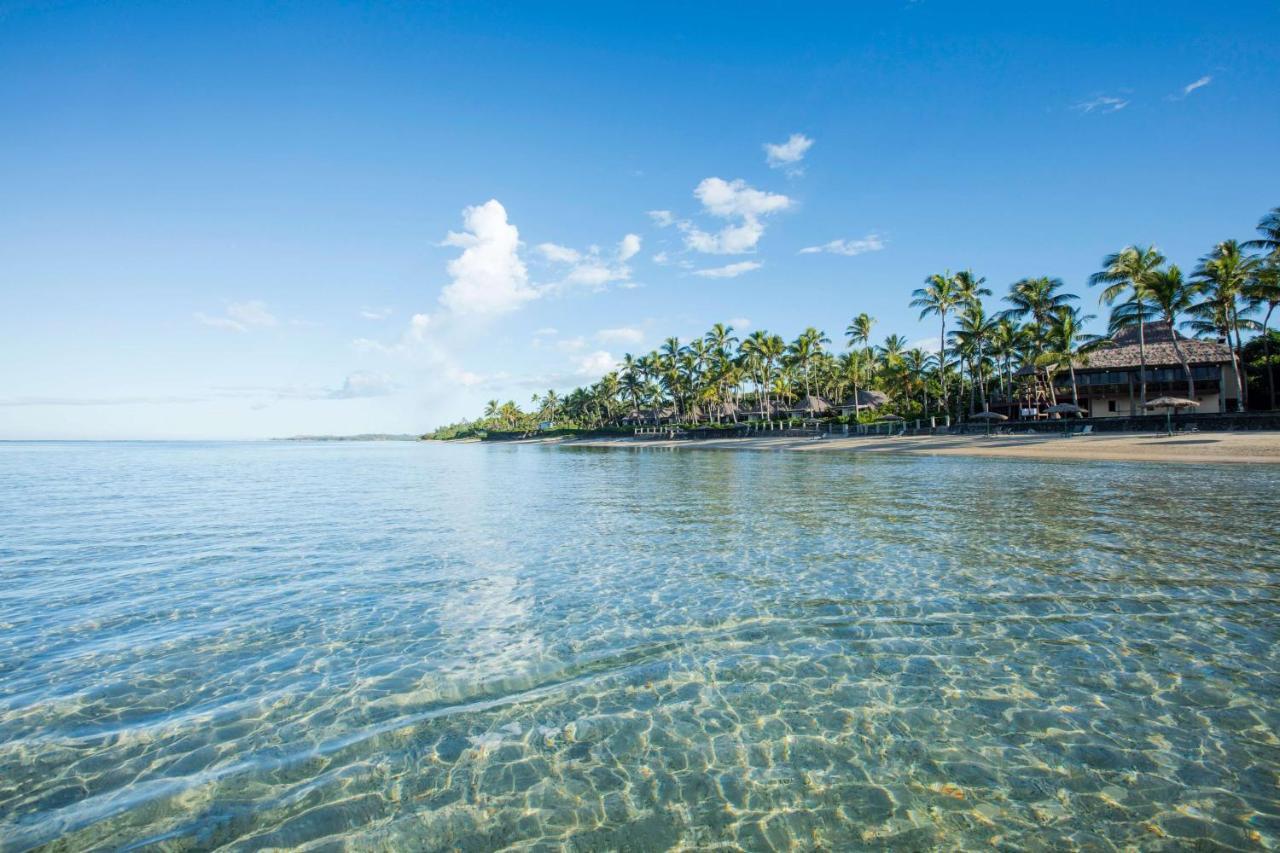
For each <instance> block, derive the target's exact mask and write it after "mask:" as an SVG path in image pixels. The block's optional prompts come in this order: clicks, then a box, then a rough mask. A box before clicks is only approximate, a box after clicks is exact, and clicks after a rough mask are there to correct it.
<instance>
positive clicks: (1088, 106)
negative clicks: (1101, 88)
mask: <svg viewBox="0 0 1280 853" xmlns="http://www.w3.org/2000/svg"><path fill="white" fill-rule="evenodd" d="M1127 106H1129V101H1128V100H1127V99H1125V98H1118V97H1115V96H1114V95H1099V96H1097V97H1096V98H1090V99H1089V100H1087V101H1081V102H1080V103H1078V104H1075V105H1073V106H1072V107H1071V109H1073V110H1076V111H1077V112H1082V113H1115V112H1119V111H1120V110H1122V109H1124V108H1125V107H1127Z"/></svg>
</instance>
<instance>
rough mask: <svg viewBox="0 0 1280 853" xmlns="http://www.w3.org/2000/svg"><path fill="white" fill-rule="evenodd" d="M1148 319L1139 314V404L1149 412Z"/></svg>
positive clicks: (1143, 409)
mask: <svg viewBox="0 0 1280 853" xmlns="http://www.w3.org/2000/svg"><path fill="white" fill-rule="evenodd" d="M1146 329H1147V318H1146V315H1144V314H1143V313H1142V312H1141V311H1139V312H1138V385H1139V390H1138V404H1139V405H1140V406H1141V407H1142V411H1144V412H1145V411H1146V410H1147V335H1146Z"/></svg>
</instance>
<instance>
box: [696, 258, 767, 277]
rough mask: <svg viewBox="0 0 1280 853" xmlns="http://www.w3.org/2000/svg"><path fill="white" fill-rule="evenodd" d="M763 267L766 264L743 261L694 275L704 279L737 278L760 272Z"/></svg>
mask: <svg viewBox="0 0 1280 853" xmlns="http://www.w3.org/2000/svg"><path fill="white" fill-rule="evenodd" d="M762 266H764V264H762V263H760V262H759V261H742V262H741V263H737V264H728V265H727V266H723V267H712V268H711V269H704V270H695V271H694V273H693V274H694V275H699V276H702V277H703V278H737V277H738V276H740V275H742V274H743V273H746V272H751V271H752V270H758V269H760V267H762Z"/></svg>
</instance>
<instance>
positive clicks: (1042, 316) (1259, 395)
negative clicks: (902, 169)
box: [424, 207, 1280, 439]
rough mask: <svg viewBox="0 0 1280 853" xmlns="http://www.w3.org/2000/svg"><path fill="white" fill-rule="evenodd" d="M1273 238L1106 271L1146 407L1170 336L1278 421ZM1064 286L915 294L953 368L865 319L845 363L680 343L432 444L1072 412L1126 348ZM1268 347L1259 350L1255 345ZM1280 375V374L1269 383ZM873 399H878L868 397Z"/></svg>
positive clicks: (1118, 260)
mask: <svg viewBox="0 0 1280 853" xmlns="http://www.w3.org/2000/svg"><path fill="white" fill-rule="evenodd" d="M1258 231H1259V233H1260V235H1261V236H1260V237H1259V238H1258V239H1254V240H1249V241H1246V242H1243V243H1242V242H1238V241H1235V240H1225V241H1223V242H1221V243H1219V244H1217V245H1216V246H1214V248H1213V249H1212V250H1211V251H1210V252H1209V253H1208V254H1206V255H1205V256H1204V257H1202V258H1200V260H1199V262H1198V264H1197V265H1196V267H1195V269H1194V271H1193V272H1192V274H1191V275H1190V277H1187V278H1184V276H1183V274H1182V271H1181V270H1180V269H1179V268H1178V267H1177V266H1176V265H1172V264H1168V263H1167V261H1166V258H1165V257H1164V255H1162V254H1161V253H1160V252H1159V250H1157V249H1156V248H1155V247H1154V246H1126V247H1124V248H1123V249H1121V250H1119V251H1118V252H1115V253H1113V254H1110V255H1108V256H1107V257H1105V258H1104V259H1103V261H1102V264H1101V269H1100V270H1099V271H1098V272H1097V273H1095V274H1094V275H1093V276H1091V278H1090V281H1089V284H1090V285H1097V286H1100V287H1101V291H1100V298H1099V302H1100V303H1102V304H1105V305H1106V306H1108V307H1109V308H1110V309H1111V310H1110V316H1109V322H1108V334H1109V335H1114V334H1116V333H1117V332H1119V331H1121V330H1123V329H1126V328H1134V327H1136V328H1137V330H1138V345H1139V355H1140V359H1141V362H1140V363H1141V370H1140V377H1141V380H1142V381H1141V388H1140V394H1141V402H1142V404H1143V405H1145V404H1146V401H1147V387H1146V386H1147V383H1146V376H1145V371H1146V346H1147V344H1146V333H1147V329H1148V328H1151V327H1154V326H1157V325H1163V326H1166V327H1167V328H1169V329H1170V330H1172V329H1174V328H1177V327H1181V328H1183V329H1186V330H1190V331H1191V332H1192V333H1194V334H1196V335H1199V336H1202V337H1210V338H1214V339H1220V340H1223V341H1226V342H1227V343H1228V344H1229V345H1230V347H1231V351H1232V356H1233V369H1234V370H1235V371H1236V376H1237V378H1238V379H1239V380H1241V382H1240V384H1241V386H1242V387H1243V388H1244V389H1245V392H1244V393H1243V394H1242V395H1241V396H1240V399H1239V400H1238V401H1237V405H1238V407H1239V409H1240V410H1241V411H1243V409H1244V407H1245V406H1246V405H1247V404H1248V403H1249V398H1250V396H1252V397H1253V398H1255V399H1254V404H1253V407H1254V408H1273V409H1274V408H1276V389H1275V382H1276V376H1275V373H1276V372H1277V370H1276V363H1277V361H1280V336H1277V335H1276V334H1275V333H1274V332H1273V331H1271V330H1270V323H1271V321H1272V319H1273V314H1274V312H1275V310H1276V308H1277V306H1280V207H1278V208H1276V209H1274V210H1272V211H1271V212H1270V213H1268V214H1267V215H1266V216H1265V217H1263V219H1262V221H1261V222H1260V223H1259V225H1258ZM1064 288H1065V285H1064V284H1063V282H1062V280H1061V279H1057V278H1051V277H1048V276H1038V277H1028V278H1024V279H1020V280H1019V281H1016V282H1014V283H1013V284H1012V285H1010V286H1009V288H1008V292H1007V293H1006V295H1005V296H1004V297H1003V302H1004V303H1005V306H1006V307H1003V308H1002V310H1000V311H998V312H996V313H994V314H993V313H989V312H988V310H987V304H986V303H985V302H984V301H983V297H989V296H991V294H992V291H991V289H990V288H988V287H987V286H986V280H985V279H983V278H982V277H980V276H978V275H977V274H975V273H974V272H972V271H971V270H964V271H962V272H957V273H951V272H943V273H935V274H933V275H930V276H928V277H927V278H926V279H925V281H924V286H923V287H920V288H919V289H917V290H916V291H915V292H914V293H913V294H912V300H911V305H912V307H915V308H918V309H920V317H921V319H924V318H926V317H936V318H937V320H938V324H939V330H938V345H939V348H940V351H939V352H927V351H925V350H923V349H920V348H910V349H908V344H907V341H906V340H905V339H904V338H903V337H902V336H901V335H896V334H894V335H889V336H888V337H886V338H885V339H884V341H883V342H882V343H880V344H878V345H875V344H872V343H871V341H872V336H873V329H874V326H875V319H874V318H872V317H870V316H868V315H867V314H865V313H862V314H858V315H856V316H854V317H853V319H852V320H851V321H850V323H849V325H848V327H847V328H846V329H845V339H846V341H847V347H846V348H845V350H844V351H843V352H839V353H837V352H833V351H832V342H831V339H830V338H829V337H828V336H827V335H826V333H824V332H823V331H821V330H820V329H817V328H814V327H809V328H807V329H805V330H804V331H803V332H801V333H800V334H799V335H798V336H797V337H796V338H795V339H794V340H792V341H790V342H787V341H785V340H784V339H783V338H782V337H780V336H778V335H775V334H771V333H769V332H767V331H764V330H759V331H753V332H751V333H750V334H749V335H747V336H746V337H745V338H742V339H740V338H739V337H737V336H736V335H735V334H734V329H733V327H732V326H728V325H725V324H723V323H717V324H715V325H714V326H712V328H711V329H710V330H709V331H708V332H707V333H706V334H705V335H703V336H702V337H701V338H698V339H695V340H693V341H690V342H688V343H682V342H681V341H680V340H678V339H677V338H667V339H666V340H665V341H664V342H663V344H662V345H661V346H660V347H659V348H658V349H656V350H654V351H653V352H650V353H648V354H646V355H641V356H633V355H631V354H630V353H628V354H627V355H625V356H624V357H623V359H622V363H621V364H620V366H619V368H618V370H615V371H612V372H610V373H607V374H606V375H605V376H604V377H602V378H601V379H600V381H599V382H596V383H595V384H593V385H590V386H587V387H582V388H575V389H574V390H573V391H571V392H569V393H568V394H566V395H564V396H563V397H561V396H560V395H559V394H557V393H556V391H555V390H549V391H547V392H546V393H545V394H543V395H538V394H535V395H534V396H533V400H532V407H531V408H530V410H529V411H525V410H523V409H521V408H520V406H518V405H517V404H516V403H515V401H507V402H505V403H500V402H499V401H497V400H491V401H489V403H488V405H487V406H486V407H485V411H484V413H483V415H482V417H480V418H479V419H477V420H474V421H463V422H461V423H457V424H451V425H449V426H445V427H441V428H440V429H437V430H436V431H434V432H432V433H429V434H428V435H426V436H424V438H437V439H453V438H468V437H484V436H485V435H488V434H491V433H498V434H513V435H518V434H525V433H529V432H534V431H537V430H538V428H539V424H543V423H550V424H553V425H554V427H555V429H556V433H557V434H581V433H583V432H594V433H599V432H600V431H602V430H607V431H623V432H625V431H627V430H628V428H629V425H633V424H645V423H649V424H658V423H683V424H698V425H699V426H700V427H708V426H711V427H714V426H732V425H734V424H739V423H742V422H744V421H748V420H752V421H756V420H759V421H776V420H778V419H784V420H785V419H791V418H795V417H804V418H814V417H824V418H831V417H836V416H837V411H836V409H835V406H839V405H840V404H841V403H845V404H846V410H848V411H853V409H852V407H851V405H850V404H851V403H852V401H857V402H858V404H859V406H860V408H859V409H857V412H858V414H857V416H856V418H855V417H854V416H853V415H847V416H844V417H840V418H838V421H840V422H844V423H848V422H851V421H853V420H858V421H862V422H866V421H870V420H875V419H876V418H877V417H880V416H882V415H883V414H886V413H894V414H897V415H899V416H902V417H906V418H918V417H924V418H928V417H930V416H943V415H948V416H950V417H952V418H954V419H957V420H963V419H964V418H965V417H966V415H973V414H976V413H978V412H980V411H985V410H986V409H987V408H988V405H989V400H990V398H991V397H992V395H993V394H998V395H999V396H1000V397H1001V398H1002V399H1004V400H1006V401H1007V400H1020V399H1027V400H1033V401H1042V402H1046V403H1048V404H1050V405H1053V404H1056V403H1057V402H1058V400H1057V395H1056V392H1055V390H1054V386H1055V384H1056V381H1057V377H1058V376H1059V375H1061V374H1064V373H1065V374H1069V376H1070V380H1071V394H1072V402H1073V403H1074V402H1076V401H1077V399H1078V389H1077V388H1076V382H1075V365H1076V364H1080V363H1087V361H1088V359H1089V355H1090V353H1092V352H1094V351H1096V350H1097V349H1098V348H1100V347H1104V346H1108V345H1110V343H1111V341H1110V340H1109V339H1108V338H1106V337H1101V336H1097V335H1090V334H1086V333H1085V332H1084V331H1083V329H1084V326H1085V324H1086V323H1088V322H1089V321H1090V320H1092V319H1093V315H1087V314H1084V313H1082V311H1081V310H1080V308H1078V307H1077V306H1076V304H1075V303H1077V302H1078V301H1079V296H1078V295H1077V294H1073V293H1068V292H1065V289H1064ZM1255 333H1261V334H1257V337H1256V338H1255V339H1254V340H1253V341H1250V342H1249V343H1247V344H1246V342H1245V340H1244V335H1245V334H1255ZM1174 348H1175V350H1176V351H1177V355H1178V359H1179V361H1180V362H1181V364H1182V366H1183V369H1184V371H1185V374H1186V381H1187V396H1189V397H1192V398H1194V396H1195V384H1194V381H1193V378H1192V372H1191V369H1190V366H1189V364H1188V363H1187V361H1186V358H1185V355H1184V354H1183V352H1182V348H1181V346H1180V345H1178V343H1177V341H1176V336H1175V342H1174ZM1268 366H1270V367H1271V370H1267V367H1268ZM868 392H870V393H868Z"/></svg>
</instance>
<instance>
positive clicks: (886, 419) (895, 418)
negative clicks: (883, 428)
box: [876, 415, 906, 426]
mask: <svg viewBox="0 0 1280 853" xmlns="http://www.w3.org/2000/svg"><path fill="white" fill-rule="evenodd" d="M905 420H906V418H904V417H903V416H902V415H881V416H880V420H878V421H876V426H880V425H881V424H888V425H890V426H892V425H893V424H900V423H902V422H903V421H905Z"/></svg>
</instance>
